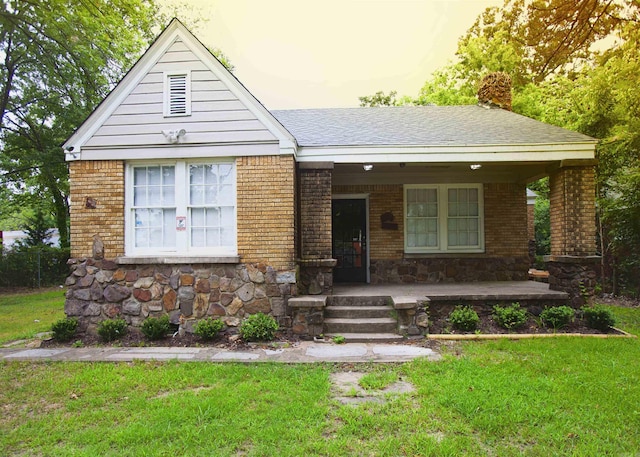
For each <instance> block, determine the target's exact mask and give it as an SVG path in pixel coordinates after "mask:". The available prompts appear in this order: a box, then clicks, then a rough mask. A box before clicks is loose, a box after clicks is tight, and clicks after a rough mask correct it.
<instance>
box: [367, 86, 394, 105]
mask: <svg viewBox="0 0 640 457" xmlns="http://www.w3.org/2000/svg"><path fill="white" fill-rule="evenodd" d="M396 94H397V92H396V91H395V90H392V91H391V92H389V95H385V93H384V92H383V91H378V92H376V93H375V94H373V95H365V96H363V97H358V99H359V100H360V106H369V107H375V106H396V105H398V104H399V103H398V101H397V100H396Z"/></svg>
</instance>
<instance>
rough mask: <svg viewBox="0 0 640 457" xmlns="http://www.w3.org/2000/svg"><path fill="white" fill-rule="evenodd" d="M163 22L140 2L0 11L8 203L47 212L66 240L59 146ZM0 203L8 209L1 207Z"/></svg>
mask: <svg viewBox="0 0 640 457" xmlns="http://www.w3.org/2000/svg"><path fill="white" fill-rule="evenodd" d="M161 21H164V19H163V18H162V16H161V15H159V14H158V11H157V7H156V5H155V3H154V2H153V1H152V0H150V1H142V0H101V1H100V2H98V3H95V2H80V1H75V0H46V1H45V0H33V1H15V0H13V1H9V2H5V4H4V7H3V9H2V13H1V14H0V30H1V33H0V55H1V56H2V60H3V65H2V66H0V94H1V95H0V134H1V135H2V145H1V147H2V154H0V170H2V172H3V173H2V182H1V184H2V186H3V187H5V186H6V187H8V188H9V189H11V190H10V192H9V193H7V195H6V196H7V197H8V200H9V202H8V203H9V204H10V205H11V206H12V207H13V209H15V210H16V211H17V210H19V208H20V207H23V206H31V207H37V208H40V209H41V210H42V211H44V212H47V213H51V214H53V216H54V220H55V225H56V227H57V228H58V230H59V232H60V241H61V245H62V246H63V247H65V246H68V243H69V236H68V225H67V224H68V211H69V207H68V206H69V203H68V202H69V200H68V192H69V184H68V170H67V166H66V163H65V161H64V153H63V151H62V149H61V148H60V144H62V143H63V142H64V140H66V139H67V138H68V137H69V136H70V134H71V133H72V132H73V131H74V129H75V128H76V127H77V126H78V125H80V123H81V122H82V121H83V120H84V119H85V118H86V117H87V116H88V114H89V113H90V112H91V111H92V110H93V109H94V108H95V107H96V106H97V104H98V103H99V102H100V101H101V100H102V98H103V97H104V96H105V95H106V94H108V93H109V91H110V90H111V89H112V88H113V86H114V85H115V83H116V82H117V81H119V80H120V78H121V77H122V76H123V75H124V73H125V71H126V70H128V69H129V67H130V66H131V65H132V64H133V62H135V60H136V59H137V58H138V56H139V55H140V53H141V51H142V50H143V49H145V48H146V46H147V44H148V43H149V42H150V40H151V39H152V37H153V35H154V34H155V33H154V32H155V31H157V28H158V26H159V25H160V22H161ZM4 209H7V208H4Z"/></svg>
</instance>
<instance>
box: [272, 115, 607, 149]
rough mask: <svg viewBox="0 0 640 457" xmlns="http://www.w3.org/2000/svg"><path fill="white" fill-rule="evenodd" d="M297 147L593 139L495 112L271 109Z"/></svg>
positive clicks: (556, 142) (565, 141)
mask: <svg viewBox="0 0 640 457" xmlns="http://www.w3.org/2000/svg"><path fill="white" fill-rule="evenodd" d="M272 114H273V115H274V116H275V117H276V118H277V119H278V121H280V122H281V123H282V124H283V125H284V126H285V128H286V129H287V130H289V131H290V132H291V133H292V134H293V135H294V136H295V138H296V141H297V143H298V145H299V146H301V147H348V146H428V147H434V146H445V147H451V146H490V145H496V146H508V145H540V144H548V145H552V144H554V145H559V144H577V143H582V144H585V143H586V144H589V145H593V144H595V143H596V142H597V140H595V139H594V138H591V137H589V136H586V135H583V134H581V133H577V132H573V131H570V130H566V129H563V128H560V127H556V126H554V125H549V124H545V123H543V122H540V121H536V120H534V119H531V118H528V117H525V116H522V115H519V114H516V113H513V112H511V111H506V110H503V109H498V108H485V107H481V106H477V105H467V106H400V107H376V108H335V109H298V110H274V111H272Z"/></svg>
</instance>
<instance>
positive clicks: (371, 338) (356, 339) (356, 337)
mask: <svg viewBox="0 0 640 457" xmlns="http://www.w3.org/2000/svg"><path fill="white" fill-rule="evenodd" d="M339 335H340V336H343V337H344V339H345V341H346V342H347V343H397V342H401V341H403V340H404V338H403V337H402V336H401V335H398V334H397V333H340V334H339ZM334 336H337V334H336V335H334V334H330V333H329V334H326V335H325V338H327V339H329V340H331V338H333V337H334Z"/></svg>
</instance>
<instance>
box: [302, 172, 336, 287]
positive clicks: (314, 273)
mask: <svg viewBox="0 0 640 457" xmlns="http://www.w3.org/2000/svg"><path fill="white" fill-rule="evenodd" d="M332 173H333V163H332V162H310V163H299V164H298V186H299V194H298V195H299V205H300V206H299V209H300V211H299V214H300V228H299V230H300V237H299V240H300V247H299V252H300V259H299V265H300V280H299V285H298V287H299V290H300V293H302V294H312V295H317V294H330V293H331V292H332V291H333V267H334V266H335V264H336V261H335V260H334V259H333V258H332V249H331V176H332Z"/></svg>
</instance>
